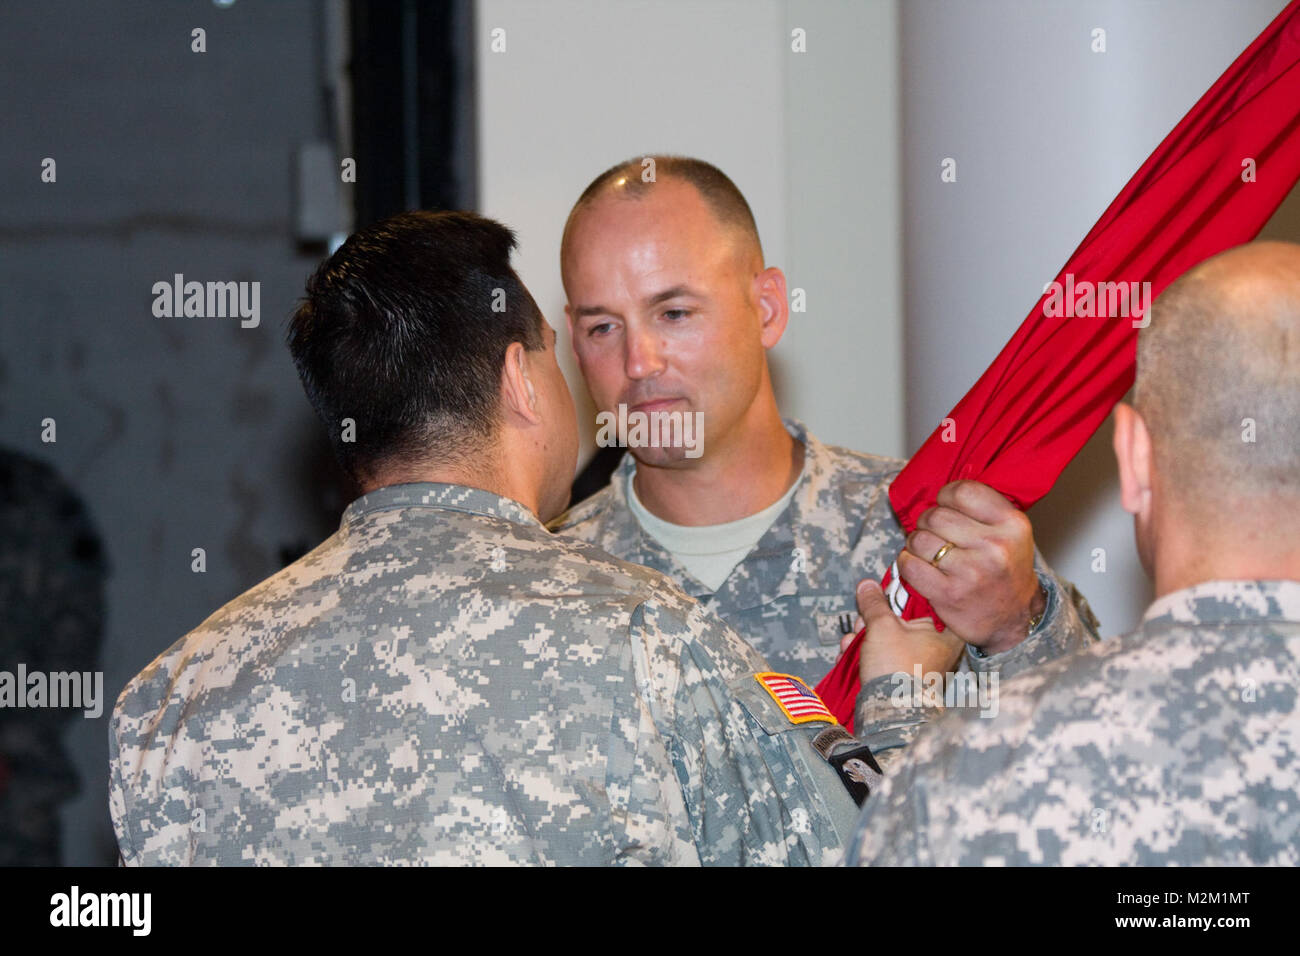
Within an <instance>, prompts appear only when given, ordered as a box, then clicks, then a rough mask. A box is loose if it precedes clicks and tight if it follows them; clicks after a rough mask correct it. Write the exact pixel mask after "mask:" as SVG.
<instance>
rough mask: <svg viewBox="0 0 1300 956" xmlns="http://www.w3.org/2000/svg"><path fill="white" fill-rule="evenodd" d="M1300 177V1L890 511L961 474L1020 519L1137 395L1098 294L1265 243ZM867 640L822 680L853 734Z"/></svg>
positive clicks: (1216, 93) (1206, 105) (1127, 336)
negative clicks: (998, 496) (1000, 497)
mask: <svg viewBox="0 0 1300 956" xmlns="http://www.w3.org/2000/svg"><path fill="white" fill-rule="evenodd" d="M1247 160H1250V161H1252V162H1253V166H1248V164H1247V163H1246V161H1247ZM1252 171H1253V172H1254V175H1250V174H1249V173H1251V172H1252ZM1297 179H1300V0H1292V3H1290V4H1289V5H1288V6H1287V8H1286V9H1285V10H1283V11H1282V12H1281V13H1280V14H1278V16H1277V18H1276V19H1274V20H1273V22H1272V23H1270V24H1269V25H1268V28H1267V29H1266V30H1265V31H1264V32H1263V33H1261V34H1260V35H1259V36H1258V37H1256V38H1255V40H1254V42H1252V43H1251V44H1250V46H1249V47H1247V48H1246V50H1245V52H1244V53H1242V54H1241V56H1239V57H1237V59H1236V60H1235V61H1234V62H1233V64H1232V65H1231V66H1230V67H1228V69H1227V71H1226V72H1225V73H1224V74H1223V75H1222V76H1221V77H1219V79H1218V80H1217V81H1216V82H1215V84H1214V86H1212V87H1211V88H1210V90H1209V91H1208V92H1207V93H1206V94H1205V95H1204V96H1202V97H1201V98H1200V100H1199V101H1198V102H1197V103H1196V105H1195V106H1193V107H1192V109H1191V111H1190V112H1189V113H1188V114H1187V115H1186V116H1184V117H1183V119H1182V121H1181V122H1180V123H1179V124H1178V125H1177V126H1176V127H1174V130H1173V132H1171V133H1170V134H1169V135H1168V136H1166V137H1165V139H1164V141H1163V142H1161V144H1160V145H1159V146H1158V147H1157V148H1156V151H1155V152H1154V153H1152V154H1151V156H1150V157H1149V158H1148V159H1147V161H1146V162H1145V163H1143V164H1142V168H1141V169H1139V170H1138V171H1137V173H1136V174H1135V175H1134V176H1133V178H1132V179H1130V180H1129V182H1128V185H1127V186H1125V187H1124V189H1123V191H1122V192H1121V193H1120V194H1119V196H1117V197H1116V198H1115V201H1114V202H1112V203H1111V204H1110V206H1109V208H1107V210H1106V212H1105V213H1104V214H1103V215H1102V217H1101V219H1100V220H1098V222H1097V224H1096V225H1095V226H1093V227H1092V230H1091V231H1090V232H1089V233H1088V235H1087V236H1086V237H1085V238H1084V240H1083V242H1082V243H1081V244H1080V245H1079V248H1078V249H1076V250H1075V252H1074V255H1072V256H1071V257H1070V259H1069V261H1068V262H1066V264H1065V267H1064V268H1063V269H1062V270H1061V272H1060V274H1059V275H1058V276H1057V278H1056V282H1057V283H1058V284H1059V287H1058V288H1056V289H1053V290H1052V291H1051V292H1045V293H1044V295H1043V298H1041V299H1040V300H1039V302H1038V304H1037V305H1036V306H1035V307H1034V309H1033V311H1032V312H1030V313H1029V316H1028V318H1026V319H1025V321H1024V323H1023V324H1022V325H1021V326H1020V328H1019V330H1018V331H1017V332H1016V334H1015V335H1014V336H1012V338H1011V341H1010V342H1008V343H1007V345H1006V347H1005V348H1003V349H1002V351H1001V353H999V355H998V357H997V358H996V359H995V360H994V362H993V364H992V365H991V366H990V367H989V369H988V371H986V372H985V373H984V374H983V375H982V376H981V377H980V380H979V381H978V382H976V383H975V386H974V388H972V389H971V390H970V391H969V392H967V393H966V396H965V398H963V399H962V400H961V401H960V402H958V403H957V407H956V408H954V409H953V410H952V412H950V413H949V417H950V418H952V419H953V420H954V421H956V422H957V423H958V428H959V434H958V438H959V440H958V441H956V442H944V441H941V439H940V432H941V429H938V428H937V429H935V431H934V433H932V434H931V435H930V437H929V438H928V439H926V441H925V444H924V445H922V446H921V448H920V450H919V451H918V452H917V453H916V454H915V455H914V456H913V457H912V459H911V461H909V462H908V463H907V466H906V467H905V468H904V469H903V470H902V471H901V472H900V473H899V475H898V477H897V478H895V479H894V482H893V484H892V485H890V488H889V500H890V502H891V504H892V505H893V506H894V511H895V512H897V514H898V519H899V522H900V523H901V524H902V526H903V529H904V531H906V532H908V533H910V532H911V531H913V530H914V529H915V528H916V522H917V519H919V518H920V516H921V514H922V513H923V512H924V511H925V510H926V509H927V508H930V507H931V506H932V505H933V504H934V502H935V499H936V496H937V495H938V492H939V489H940V488H942V487H943V486H944V485H946V484H947V483H948V482H950V481H955V480H957V479H959V478H972V479H975V480H977V481H981V482H984V483H985V484H987V485H991V486H992V487H994V488H996V489H997V490H998V491H1000V492H1002V493H1003V494H1005V495H1006V496H1007V497H1008V498H1009V499H1011V501H1012V503H1014V504H1015V505H1016V506H1017V507H1019V508H1022V509H1024V508H1028V507H1029V506H1030V505H1032V504H1033V503H1034V502H1036V501H1038V499H1039V498H1041V497H1042V496H1043V495H1045V494H1047V492H1048V491H1049V490H1050V489H1051V487H1052V485H1053V484H1054V483H1055V482H1056V479H1057V478H1058V477H1060V474H1061V472H1062V471H1064V470H1065V466H1066V465H1068V464H1069V463H1070V460H1071V459H1072V458H1073V457H1074V456H1075V455H1076V454H1078V452H1079V450H1080V449H1081V448H1083V446H1084V445H1085V444H1086V443H1087V441H1088V439H1089V438H1091V437H1092V435H1093V433H1094V432H1095V431H1096V430H1097V429H1098V427H1100V425H1101V423H1102V421H1104V420H1105V418H1106V416H1107V415H1108V414H1110V410H1111V408H1112V407H1113V406H1114V404H1115V403H1116V402H1117V401H1119V399H1120V398H1121V397H1122V396H1123V395H1124V393H1125V392H1127V391H1128V389H1129V387H1130V386H1131V385H1132V384H1133V368H1134V361H1135V357H1136V346H1137V327H1135V324H1134V319H1133V313H1134V312H1136V311H1137V310H1136V309H1134V308H1132V303H1131V302H1130V303H1129V306H1130V308H1129V309H1128V310H1127V312H1128V314H1125V315H1121V316H1119V317H1116V316H1114V315H1111V316H1109V317H1098V315H1097V312H1098V308H1097V306H1098V301H1097V296H1098V294H1103V295H1105V297H1106V301H1105V303H1104V304H1105V305H1106V306H1107V309H1106V311H1107V312H1110V311H1113V310H1112V309H1111V308H1109V307H1110V306H1111V305H1112V304H1114V305H1119V304H1120V302H1119V300H1120V290H1119V289H1118V288H1117V287H1116V286H1114V285H1106V286H1103V285H1102V284H1103V283H1107V284H1112V283H1121V282H1122V283H1124V284H1125V285H1124V288H1125V290H1127V292H1128V293H1131V292H1132V291H1133V285H1132V283H1138V286H1137V290H1138V292H1139V294H1140V295H1142V296H1143V298H1144V299H1145V291H1146V289H1149V291H1150V296H1151V297H1154V296H1156V295H1159V294H1160V292H1161V291H1162V290H1163V289H1164V288H1165V286H1167V285H1168V284H1169V283H1170V282H1172V281H1173V280H1174V279H1176V278H1177V277H1178V276H1179V275H1181V274H1182V273H1183V272H1185V271H1187V270H1188V269H1189V268H1191V267H1192V266H1194V265H1195V264H1197V263H1198V262H1201V261H1202V260H1204V259H1207V258H1209V257H1210V256H1212V255H1215V254H1216V253H1219V252H1222V251H1223V250H1225V249H1228V248H1230V247H1232V246H1235V245H1238V244H1240V243H1242V242H1246V241H1248V240H1250V239H1252V238H1254V237H1255V235H1256V234H1257V233H1258V232H1259V230H1260V229H1261V228H1262V227H1263V225H1264V223H1265V222H1266V221H1267V220H1268V218H1269V216H1271V215H1272V214H1273V212H1274V210H1276V209H1277V207H1278V206H1279V205H1280V204H1281V202H1282V200H1283V199H1285V198H1286V195H1287V193H1288V192H1290V190H1291V188H1292V186H1294V185H1295V183H1296V181H1297ZM1141 282H1149V283H1150V285H1149V286H1147V287H1143V286H1142V285H1141V284H1140V283H1141ZM1145 301H1149V299H1145ZM1062 309H1063V310H1064V313H1065V314H1064V315H1062V314H1061V311H1060V310H1062ZM894 576H895V575H893V574H890V573H887V574H886V575H885V580H884V582H883V583H884V584H885V587H886V593H890V595H891V603H892V604H893V606H894V608H895V611H896V612H897V611H899V610H900V608H901V616H902V617H903V618H904V619H906V620H912V619H914V618H918V617H926V616H930V615H933V614H934V611H933V610H932V609H931V608H930V605H929V602H927V601H926V600H925V598H923V597H921V595H919V594H908V593H907V592H906V591H905V589H902V588H900V587H899V585H901V583H902V582H894V581H892V580H891V578H892V577H894ZM900 592H901V593H900ZM940 626H942V624H940ZM863 633H865V632H861V631H860V632H859V633H858V634H857V636H856V637H855V638H854V640H853V643H852V644H851V645H850V646H849V648H848V650H847V651H846V652H845V653H844V654H842V655H841V656H840V659H839V660H838V661H837V662H836V664H835V667H834V668H833V669H832V671H831V672H830V673H829V674H828V675H826V677H824V678H822V681H821V683H819V684H818V685H817V692H818V693H819V694H820V695H821V697H822V699H823V700H824V701H825V702H826V704H827V706H828V707H830V709H831V710H832V712H834V713H835V715H836V716H837V717H838V718H839V719H840V722H841V723H843V724H844V725H845V726H850V727H851V726H852V719H853V705H854V701H855V699H856V697H857V692H858V650H859V647H860V645H861V643H862V636H863Z"/></svg>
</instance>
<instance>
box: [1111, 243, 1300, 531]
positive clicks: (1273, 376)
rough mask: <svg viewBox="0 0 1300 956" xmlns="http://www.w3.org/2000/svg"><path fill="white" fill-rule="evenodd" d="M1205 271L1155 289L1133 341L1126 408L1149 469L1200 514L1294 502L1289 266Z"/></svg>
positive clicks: (1295, 379) (1296, 356)
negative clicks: (1144, 443) (1146, 319)
mask: <svg viewBox="0 0 1300 956" xmlns="http://www.w3.org/2000/svg"><path fill="white" fill-rule="evenodd" d="M1243 248H1244V247H1243ZM1263 251H1265V252H1267V250H1263ZM1298 251H1300V250H1298ZM1224 255H1225V256H1226V255H1231V252H1229V253H1225V254H1224ZM1216 258H1217V257H1216ZM1237 261H1240V260H1237ZM1293 262H1300V257H1297V258H1296V259H1295V260H1293ZM1209 263H1210V264H1211V267H1210V268H1209V269H1208V270H1207V269H1206V268H1205V265H1206V264H1202V266H1198V267H1197V268H1195V269H1193V270H1192V271H1190V272H1188V273H1186V274H1185V275H1183V276H1182V277H1180V278H1179V279H1177V280H1176V281H1174V282H1173V283H1172V284H1171V285H1170V286H1169V287H1168V288H1167V289H1165V291H1164V292H1163V293H1162V294H1161V295H1160V296H1159V298H1157V299H1156V301H1155V303H1154V305H1153V307H1152V310H1151V323H1150V325H1149V326H1147V327H1146V328H1144V329H1142V331H1141V332H1140V333H1139V335H1138V348H1137V388H1136V390H1135V392H1134V400H1133V403H1134V406H1135V407H1136V409H1137V411H1138V413H1139V414H1141V416H1142V418H1143V420H1144V421H1145V422H1146V424H1147V428H1148V430H1149V432H1150V434H1151V440H1152V445H1153V453H1154V454H1155V456H1156V463H1157V466H1158V468H1159V470H1160V473H1161V474H1162V475H1164V476H1166V479H1167V481H1168V482H1169V486H1170V487H1171V488H1172V489H1174V491H1175V493H1176V494H1178V495H1179V496H1180V497H1181V498H1183V499H1185V501H1186V503H1188V504H1198V505H1200V506H1201V507H1202V508H1216V507H1218V508H1231V507H1233V506H1234V504H1236V503H1237V502H1239V501H1240V500H1241V499H1242V498H1250V497H1255V498H1260V497H1271V496H1279V495H1281V496H1288V497H1297V496H1300V268H1296V267H1295V265H1294V264H1293V265H1291V266H1289V267H1288V266H1286V265H1281V266H1280V267H1279V266H1278V265H1277V264H1276V263H1265V264H1264V265H1263V266H1262V267H1260V266H1256V268H1255V269H1254V270H1253V271H1251V272H1250V273H1243V272H1235V273H1233V272H1230V270H1228V269H1217V268H1215V267H1214V266H1213V263H1214V260H1209ZM1261 278H1262V279H1263V280H1264V281H1262V282H1261V281H1259V280H1260V279H1261Z"/></svg>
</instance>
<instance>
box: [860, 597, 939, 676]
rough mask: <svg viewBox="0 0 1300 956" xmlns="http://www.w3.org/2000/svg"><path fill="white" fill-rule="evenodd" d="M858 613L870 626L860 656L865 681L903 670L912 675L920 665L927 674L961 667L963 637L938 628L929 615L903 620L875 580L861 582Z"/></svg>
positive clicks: (861, 674) (861, 672)
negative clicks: (959, 661) (912, 619)
mask: <svg viewBox="0 0 1300 956" xmlns="http://www.w3.org/2000/svg"><path fill="white" fill-rule="evenodd" d="M858 613H859V614H861V615H862V620H863V621H865V622H866V627H867V634H866V637H864V638H863V639H862V648H861V650H860V651H859V656H858V679H859V680H860V681H861V682H862V683H864V684H865V683H866V682H867V681H869V680H871V679H872V678H873V677H883V676H885V675H886V674H896V673H898V672H899V671H902V672H903V673H905V674H911V673H912V672H913V670H914V669H915V668H916V666H917V665H918V664H919V665H920V666H921V673H923V674H925V673H930V672H932V671H937V672H939V673H943V674H946V673H948V672H950V671H952V670H953V669H954V668H955V667H956V666H957V661H958V660H959V659H960V657H961V653H962V650H963V645H962V641H961V638H959V637H956V636H954V635H953V634H952V633H951V632H950V631H945V632H944V633H940V632H939V631H936V630H935V629H934V622H933V621H932V620H931V619H930V618H928V617H923V618H920V619H919V620H915V621H902V620H899V619H898V617H896V616H895V614H894V612H893V611H892V610H890V607H889V602H888V601H887V600H885V594H884V592H883V591H881V590H880V585H879V584H877V583H876V582H875V581H872V580H870V579H867V580H865V581H863V582H861V583H860V584H859V585H858Z"/></svg>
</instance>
